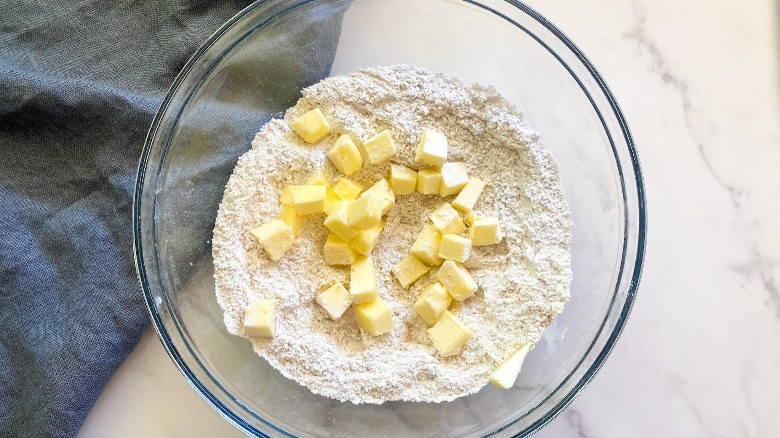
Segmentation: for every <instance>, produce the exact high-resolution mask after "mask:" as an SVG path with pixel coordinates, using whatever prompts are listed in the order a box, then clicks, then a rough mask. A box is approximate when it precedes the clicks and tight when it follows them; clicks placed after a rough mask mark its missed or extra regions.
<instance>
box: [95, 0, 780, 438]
mask: <svg viewBox="0 0 780 438" xmlns="http://www.w3.org/2000/svg"><path fill="white" fill-rule="evenodd" d="M527 3H528V4H530V5H531V6H532V7H534V8H536V9H537V10H538V11H539V12H541V13H542V14H543V15H545V16H546V17H547V18H548V19H550V20H551V21H552V22H554V23H556V24H557V25H558V26H559V27H560V28H561V29H563V31H564V32H566V33H567V34H568V35H569V36H570V37H571V38H572V40H574V42H575V43H577V44H578V45H579V47H580V48H581V49H582V50H583V51H584V52H585V53H586V54H587V55H588V56H589V58H590V59H591V61H592V62H593V63H594V64H595V65H596V67H597V68H598V69H599V70H600V72H601V73H602V75H603V76H604V77H605V79H606V80H607V83H608V84H609V85H610V87H611V88H612V91H613V92H614V94H615V95H616V96H617V99H618V101H619V102H620V104H621V106H622V109H623V111H624V113H625V114H626V116H627V118H628V121H629V125H630V127H631V129H632V132H633V134H634V136H635V139H636V143H637V145H638V149H639V154H640V159H641V160H642V165H643V170H644V175H645V181H646V186H647V196H648V205H649V212H650V214H649V244H648V248H647V258H646V264H645V269H644V275H643V277H642V284H641V287H640V290H639V298H638V300H637V302H636V305H635V306H634V310H633V313H632V315H631V318H630V319H629V322H628V325H627V327H626V329H625V331H624V333H623V335H622V338H621V339H620V341H619V342H618V343H617V346H616V348H615V350H614V352H613V353H612V356H611V357H610V358H609V359H608V360H607V362H606V364H605V366H604V367H603V368H602V370H601V371H600V372H599V374H598V375H597V376H596V378H595V379H594V380H593V381H592V382H591V384H590V385H589V386H588V387H587V388H586V389H585V390H584V391H583V393H582V394H581V395H580V396H579V397H578V398H577V399H576V400H575V401H574V403H573V404H572V405H571V406H570V407H569V408H568V409H566V410H565V411H564V412H563V413H562V414H561V415H560V416H559V417H558V418H557V419H555V420H554V421H553V422H552V423H551V424H550V425H549V426H548V427H546V428H545V429H544V430H542V431H541V432H540V433H539V434H538V435H537V436H539V437H589V438H594V437H612V436H615V437H625V436H631V437H658V436H685V437H709V436H713V437H715V436H717V437H720V436H724V437H736V436H739V437H770V436H780V415H777V413H776V409H777V407H778V406H780V372H778V371H777V370H778V364H780V226H778V223H777V218H778V217H780V74H778V58H779V56H778V55H780V48H779V47H778V46H779V44H778V42H780V33H779V32H778V10H777V9H778V7H779V6H778V4H775V3H774V2H773V1H771V0H753V1H750V2H737V1H731V2H727V1H716V2H712V1H705V0H691V1H687V2H679V1H671V0H661V1H658V0H655V1H652V0H634V1H618V0H593V1H589V2H571V1H568V0H546V1H541V0H533V1H528V2H527ZM106 435H109V436H114V437H121V436H127V437H135V436H150V437H151V436H220V437H230V436H235V437H239V436H243V434H242V433H241V432H239V431H238V430H237V429H234V428H233V426H231V425H230V424H229V423H228V422H227V421H225V420H224V419H222V418H221V417H220V416H219V415H218V414H217V413H216V412H215V411H213V410H212V409H211V408H210V407H209V406H208V405H207V404H206V403H205V402H204V401H202V400H201V399H200V397H199V396H198V395H197V394H196V393H195V391H194V390H192V389H191V388H190V387H189V386H188V385H187V383H186V382H185V380H184V379H183V378H182V377H181V375H180V374H179V372H178V371H177V370H176V368H175V367H174V365H173V363H172V362H171V361H170V360H169V358H168V357H167V355H166V353H165V352H164V350H163V348H162V345H161V344H160V342H159V341H158V340H157V337H156V335H155V333H154V332H153V330H152V329H151V328H150V329H149V330H147V332H146V334H145V335H144V337H143V339H142V340H141V343H140V344H139V345H138V347H137V349H136V350H135V351H134V352H133V354H132V355H131V356H130V357H129V358H128V360H127V361H126V362H125V364H124V365H123V366H122V367H121V368H120V369H119V371H118V372H117V373H116V375H115V376H114V378H113V379H112V380H111V382H110V383H109V385H108V386H107V387H106V389H105V391H104V392H103V394H102V395H101V397H100V399H99V400H98V402H97V404H96V405H95V407H94V408H93V410H92V412H91V414H90V416H89V417H88V418H87V421H86V422H85V423H84V426H83V428H82V430H81V436H83V437H101V436H106Z"/></svg>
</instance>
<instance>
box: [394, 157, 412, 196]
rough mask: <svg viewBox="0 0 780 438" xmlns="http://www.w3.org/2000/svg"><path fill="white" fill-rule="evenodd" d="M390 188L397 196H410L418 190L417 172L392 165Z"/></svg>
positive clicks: (398, 165)
mask: <svg viewBox="0 0 780 438" xmlns="http://www.w3.org/2000/svg"><path fill="white" fill-rule="evenodd" d="M390 188H392V189H393V193H395V194H396V195H410V194H412V193H414V189H415V188H417V172H416V171H414V170H412V169H410V168H408V167H406V166H401V165H400V164H390Z"/></svg>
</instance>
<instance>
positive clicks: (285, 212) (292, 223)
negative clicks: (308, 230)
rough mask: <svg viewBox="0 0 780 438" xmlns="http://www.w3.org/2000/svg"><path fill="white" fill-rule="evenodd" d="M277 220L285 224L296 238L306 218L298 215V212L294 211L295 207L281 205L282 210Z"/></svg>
mask: <svg viewBox="0 0 780 438" xmlns="http://www.w3.org/2000/svg"><path fill="white" fill-rule="evenodd" d="M279 219H280V220H281V221H282V222H284V223H286V224H287V226H289V227H290V229H291V230H292V231H293V233H295V235H296V236H299V235H300V234H301V230H303V224H304V222H305V221H306V217H305V216H301V215H299V214H298V210H296V209H295V207H293V206H292V205H286V204H282V208H281V210H280V212H279Z"/></svg>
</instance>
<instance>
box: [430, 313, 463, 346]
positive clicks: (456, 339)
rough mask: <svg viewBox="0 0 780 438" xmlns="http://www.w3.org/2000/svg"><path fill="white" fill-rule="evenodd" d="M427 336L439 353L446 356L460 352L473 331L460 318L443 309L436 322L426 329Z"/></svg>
mask: <svg viewBox="0 0 780 438" xmlns="http://www.w3.org/2000/svg"><path fill="white" fill-rule="evenodd" d="M428 336H430V338H431V341H433V346H434V347H436V351H438V352H439V355H440V356H444V357H446V356H456V355H458V354H460V353H461V351H463V347H464V346H465V345H466V342H468V340H469V339H471V337H472V336H474V332H473V331H471V329H469V328H468V327H466V324H464V323H463V321H461V320H460V318H458V317H457V316H455V315H454V314H453V313H452V312H450V311H449V310H445V311H444V312H443V313H442V315H441V317H439V320H438V321H436V324H434V325H433V327H431V328H429V329H428Z"/></svg>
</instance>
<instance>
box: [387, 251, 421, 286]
mask: <svg viewBox="0 0 780 438" xmlns="http://www.w3.org/2000/svg"><path fill="white" fill-rule="evenodd" d="M428 270H429V268H428V267H427V266H425V264H424V263H423V262H421V261H420V260H419V259H418V258H417V257H415V256H413V255H411V254H409V255H408V256H406V257H405V258H404V259H403V260H401V261H400V262H398V264H397V265H395V267H394V268H393V274H395V278H397V279H398V281H399V282H400V283H401V286H403V288H404V289H409V286H411V285H412V283H414V282H415V281H417V280H419V279H420V277H422V276H423V275H425V274H427V273H428Z"/></svg>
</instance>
